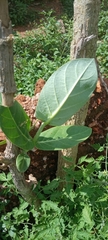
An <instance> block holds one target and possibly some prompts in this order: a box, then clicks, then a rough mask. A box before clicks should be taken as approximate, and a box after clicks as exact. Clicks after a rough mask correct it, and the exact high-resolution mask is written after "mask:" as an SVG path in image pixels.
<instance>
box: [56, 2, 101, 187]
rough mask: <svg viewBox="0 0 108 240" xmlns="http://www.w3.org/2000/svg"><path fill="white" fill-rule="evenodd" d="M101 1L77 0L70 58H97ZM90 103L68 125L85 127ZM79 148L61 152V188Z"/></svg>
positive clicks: (58, 171)
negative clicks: (68, 159)
mask: <svg viewBox="0 0 108 240" xmlns="http://www.w3.org/2000/svg"><path fill="white" fill-rule="evenodd" d="M99 11H100V0H95V1H94V0H86V1H83V0H80V1H79V0H75V1H74V24H73V40H72V43H71V49H70V58H71V59H75V58H95V54H96V48H97V35H98V17H99ZM88 105H89V103H86V104H85V106H84V107H83V108H82V109H81V110H80V111H79V112H78V113H76V115H74V116H73V117H72V118H71V119H70V120H69V121H67V122H66V125H84V124H85V118H86V115H87V110H88ZM77 151H78V146H75V147H73V148H71V149H65V150H62V151H59V154H58V169H57V177H60V178H61V179H63V182H62V185H61V187H63V186H64V185H65V184H66V181H65V171H64V169H63V168H64V167H68V168H70V167H73V168H74V166H75V164H76V158H77ZM63 156H67V157H69V158H71V159H72V161H71V162H67V161H65V160H64V159H63Z"/></svg>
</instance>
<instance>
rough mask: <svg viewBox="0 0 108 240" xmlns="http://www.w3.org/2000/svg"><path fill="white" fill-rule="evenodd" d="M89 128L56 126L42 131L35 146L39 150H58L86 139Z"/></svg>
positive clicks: (89, 131) (89, 132)
mask: <svg viewBox="0 0 108 240" xmlns="http://www.w3.org/2000/svg"><path fill="white" fill-rule="evenodd" d="M91 131H92V130H91V128H88V127H85V126H57V127H53V128H50V129H48V130H46V131H44V132H42V133H41V134H40V136H39V138H38V141H37V142H36V144H35V146H36V147H37V148H38V149H41V150H60V149H66V148H70V147H73V146H75V145H77V144H79V143H80V142H83V141H84V140H86V139H87V138H88V137H89V136H90V134H91Z"/></svg>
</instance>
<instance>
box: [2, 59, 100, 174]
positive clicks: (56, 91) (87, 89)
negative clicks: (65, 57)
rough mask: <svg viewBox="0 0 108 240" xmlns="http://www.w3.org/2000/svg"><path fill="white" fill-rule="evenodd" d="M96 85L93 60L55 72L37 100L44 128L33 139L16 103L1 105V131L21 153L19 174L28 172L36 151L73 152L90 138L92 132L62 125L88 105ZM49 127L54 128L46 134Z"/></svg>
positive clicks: (70, 65)
mask: <svg viewBox="0 0 108 240" xmlns="http://www.w3.org/2000/svg"><path fill="white" fill-rule="evenodd" d="M96 82H97V68H96V64H95V60H94V59H93V58H82V59H76V60H72V61H69V62H67V63H66V64H64V65H63V66H61V67H60V68H59V69H58V70H57V71H56V72H54V73H53V74H52V75H51V77H50V78H49V79H48V81H47V83H46V84H45V86H44V88H43V89H42V91H41V94H40V97H39V100H38V104H37V107H36V112H35V116H36V118H37V119H39V120H41V121H42V124H41V126H40V128H39V129H38V131H37V133H36V135H35V136H34V138H32V137H31V136H30V134H29V132H30V129H31V123H30V119H29V117H28V116H27V114H26V112H25V111H24V109H23V108H22V106H21V105H20V104H19V103H18V102H17V101H14V103H13V105H12V106H11V107H5V106H2V105H0V116H1V117H0V127H1V129H2V131H3V132H4V133H5V135H6V137H7V138H8V139H9V140H10V141H11V142H12V143H13V144H14V145H16V146H18V147H19V148H20V149H22V151H21V152H22V153H20V154H19V155H18V157H17V159H16V166H17V168H18V170H19V171H21V172H25V171H26V170H27V168H28V167H29V165H30V159H29V157H27V156H28V155H27V152H28V151H29V150H32V149H33V148H38V149H41V150H60V149H66V148H71V147H73V146H75V145H77V144H79V143H80V142H82V141H84V140H85V139H87V138H88V137H89V136H90V134H91V128H88V127H86V126H63V124H64V123H65V122H66V121H67V120H68V119H69V118H71V117H72V115H74V114H75V113H76V112H77V111H78V110H79V109H80V108H81V107H83V105H84V104H85V103H86V102H87V101H88V99H89V98H90V96H91V94H92V92H93V91H94V89H95V86H96ZM47 125H50V126H52V127H51V128H50V129H48V130H45V131H44V128H45V126H47Z"/></svg>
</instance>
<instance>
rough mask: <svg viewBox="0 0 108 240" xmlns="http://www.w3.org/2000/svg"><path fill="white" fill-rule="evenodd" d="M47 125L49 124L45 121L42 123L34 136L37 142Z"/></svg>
mask: <svg viewBox="0 0 108 240" xmlns="http://www.w3.org/2000/svg"><path fill="white" fill-rule="evenodd" d="M46 125H47V123H46V122H44V123H42V124H41V126H40V128H39V129H38V131H37V133H36V134H35V136H34V139H33V140H34V141H35V142H36V141H37V139H38V137H39V135H40V134H41V132H42V130H43V129H44V127H45V126H46Z"/></svg>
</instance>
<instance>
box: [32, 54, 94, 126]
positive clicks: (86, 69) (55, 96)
mask: <svg viewBox="0 0 108 240" xmlns="http://www.w3.org/2000/svg"><path fill="white" fill-rule="evenodd" d="M96 81H97V69H96V64H95V60H94V59H91V58H85V59H84V58H83V59H76V60H73V61H69V62H68V63H66V64H64V65H63V66H62V67H60V68H59V69H58V70H57V71H56V72H54V73H53V74H52V76H51V77H50V78H49V80H48V81H47V83H46V84H45V86H44V88H43V89H42V91H41V94H40V97H39V101H38V105H37V108H36V117H37V118H38V119H40V120H42V121H43V122H46V124H50V125H52V126H57V125H62V124H63V123H65V122H66V121H67V120H68V119H69V118H70V117H71V116H72V115H73V114H75V113H76V112H77V111H78V110H79V109H80V108H81V107H82V106H83V105H84V104H85V103H86V102H87V100H88V99H89V97H90V95H91V93H92V92H93V90H94V88H95V85H96Z"/></svg>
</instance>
